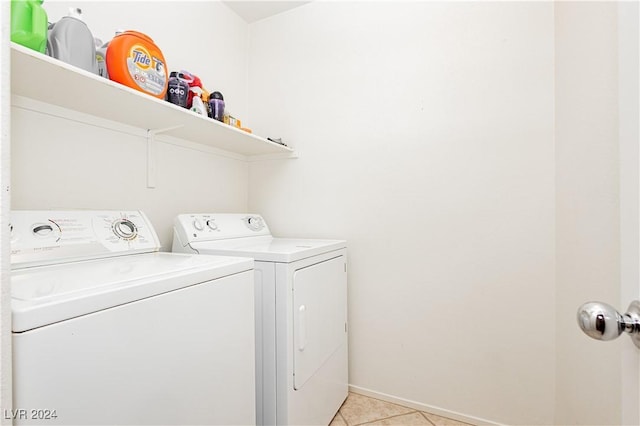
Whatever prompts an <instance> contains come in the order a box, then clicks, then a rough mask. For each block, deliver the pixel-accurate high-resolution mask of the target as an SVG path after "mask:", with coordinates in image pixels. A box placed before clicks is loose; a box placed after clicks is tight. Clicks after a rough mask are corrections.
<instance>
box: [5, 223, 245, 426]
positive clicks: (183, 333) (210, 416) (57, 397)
mask: <svg viewBox="0 0 640 426" xmlns="http://www.w3.org/2000/svg"><path fill="white" fill-rule="evenodd" d="M11 224H12V231H11V248H12V252H11V262H12V265H11V266H12V271H11V296H12V315H13V328H12V331H13V333H12V343H13V408H12V409H10V410H5V411H4V414H5V417H7V416H9V417H11V418H12V419H13V424H14V425H23V424H48V425H49V424H51V425H55V424H65V425H97V424H110V425H113V424H128V425H133V424H135V425H146V424H172V425H185V424H242V425H246V424H251V423H253V422H254V421H255V374H254V363H255V359H254V353H253V350H247V348H253V347H254V341H255V335H254V319H253V316H254V307H253V300H254V294H253V286H254V284H253V260H252V259H249V258H235V257H221V256H194V255H185V254H175V253H161V252H158V250H159V241H158V238H157V236H156V233H155V231H154V229H153V227H152V225H151V223H150V222H149V220H148V219H147V218H146V217H145V215H144V214H143V213H142V212H139V211H127V212H120V211H13V212H12V213H11Z"/></svg>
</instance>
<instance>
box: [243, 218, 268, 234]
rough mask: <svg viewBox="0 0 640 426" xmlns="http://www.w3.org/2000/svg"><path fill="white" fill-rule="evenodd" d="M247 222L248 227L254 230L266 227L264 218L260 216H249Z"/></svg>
mask: <svg viewBox="0 0 640 426" xmlns="http://www.w3.org/2000/svg"><path fill="white" fill-rule="evenodd" d="M245 223H246V224H247V227H248V228H249V229H251V230H252V231H260V230H261V229H262V228H264V222H263V221H262V218H261V217H258V216H248V217H247V218H246V219H245Z"/></svg>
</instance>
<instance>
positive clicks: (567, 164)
mask: <svg viewBox="0 0 640 426" xmlns="http://www.w3.org/2000/svg"><path fill="white" fill-rule="evenodd" d="M617 17H618V15H617V5H616V3H614V2H611V3H606V2H595V3H591V2H559V3H557V4H556V13H555V22H556V41H555V49H556V55H555V61H556V74H555V75H556V103H555V107H556V131H555V135H556V204H557V211H556V243H557V244H556V256H557V260H556V262H557V276H556V280H557V291H556V297H557V306H556V317H557V325H556V327H557V329H556V330H557V343H556V350H557V366H556V372H557V392H556V396H557V398H556V410H557V415H556V422H557V423H558V424H620V421H621V413H620V409H621V408H620V400H621V392H622V389H621V386H620V383H621V382H620V378H621V374H622V372H621V363H620V354H621V351H622V348H623V347H628V346H629V345H631V342H630V341H629V339H628V338H626V337H622V338H620V339H618V340H616V341H614V342H608V343H607V344H604V343H600V342H596V341H594V340H591V339H589V338H588V337H586V336H585V335H583V334H582V333H579V332H577V326H576V322H575V315H576V309H577V307H578V306H580V305H581V304H582V303H584V302H587V301H590V300H601V301H604V302H607V303H609V304H611V305H613V306H615V307H616V308H618V309H620V310H624V309H626V307H627V305H628V303H629V302H630V301H631V300H627V301H626V302H625V305H623V306H620V302H619V300H620V293H619V286H620V263H619V262H620V229H619V226H620V210H619V208H620V205H619V186H618V185H619V161H620V159H619V145H618V49H617V43H618V20H617ZM636 25H637V23H636ZM636 43H637V40H636ZM635 55H637V50H636V53H635ZM636 78H637V74H636ZM636 96H637V94H636ZM636 99H637V98H636ZM636 122H637V116H636ZM635 143H636V144H637V141H636V142H635ZM636 149H637V148H636ZM636 188H637V187H636ZM636 191H637V189H636ZM635 197H637V192H636V194H635ZM629 201H630V202H632V200H629ZM629 208H630V209H631V210H632V211H633V209H632V208H631V207H629ZM636 211H637V210H636ZM636 220H637V219H636ZM629 236H630V237H631V238H634V237H633V236H631V235H629ZM634 239H635V241H636V243H637V235H635V238H634ZM637 285H638V284H637V282H636V286H637ZM635 362H636V363H637V362H638V361H637V355H636V361H635ZM633 367H636V366H633ZM636 371H637V370H636ZM635 380H637V376H636V378H635ZM636 404H637V400H636ZM636 410H637V405H636Z"/></svg>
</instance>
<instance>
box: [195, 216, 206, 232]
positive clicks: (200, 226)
mask: <svg viewBox="0 0 640 426" xmlns="http://www.w3.org/2000/svg"><path fill="white" fill-rule="evenodd" d="M193 227H194V228H196V229H197V230H198V231H202V230H203V229H204V225H203V224H202V221H201V220H200V219H198V218H195V219H193Z"/></svg>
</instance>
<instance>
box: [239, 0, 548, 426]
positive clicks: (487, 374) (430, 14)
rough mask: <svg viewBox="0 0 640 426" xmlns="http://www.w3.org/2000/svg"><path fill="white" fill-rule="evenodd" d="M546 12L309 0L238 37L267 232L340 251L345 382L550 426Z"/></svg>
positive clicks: (258, 199)
mask: <svg viewBox="0 0 640 426" xmlns="http://www.w3.org/2000/svg"><path fill="white" fill-rule="evenodd" d="M553 34H554V18H553V4H551V3H534V2H527V3H521V2H518V3H508V2H497V3H480V2H479V3H468V2H466V3H457V2H407V3H399V2H349V3H337V2H314V3H311V4H309V5H305V6H302V7H299V8H296V9H294V10H292V11H290V12H287V13H284V14H282V15H279V16H276V17H274V18H271V19H267V20H264V21H260V22H258V23H255V24H252V25H250V63H249V96H250V97H249V105H250V111H249V112H250V119H251V121H252V127H253V128H254V130H255V131H256V133H259V134H263V135H267V136H275V137H280V136H281V137H283V139H284V140H285V142H287V143H290V144H292V145H293V146H294V147H295V148H296V149H298V150H299V151H300V155H301V157H300V159H298V160H293V161H291V160H288V161H286V162H282V161H277V162H267V163H256V164H251V167H250V181H249V184H250V188H249V206H250V208H251V210H253V211H258V212H261V213H262V214H264V215H265V217H266V219H267V220H268V221H269V223H270V225H271V227H272V230H273V231H274V232H275V233H276V234H281V235H283V234H285V233H286V234H290V235H294V234H295V235H300V236H306V237H342V238H346V239H347V240H348V241H349V254H350V269H349V289H350V290H349V297H350V302H349V309H350V315H349V321H350V328H349V329H350V383H351V384H352V385H354V386H355V387H357V388H358V389H360V390H368V391H372V392H377V393H379V394H387V395H392V396H394V397H397V398H401V399H404V400H409V401H414V402H417V403H419V404H423V406H429V407H431V408H433V407H435V408H436V409H438V408H439V409H442V410H444V411H442V412H447V413H449V414H451V413H454V414H452V415H455V413H458V414H462V415H464V416H467V418H476V419H485V420H489V421H494V422H501V423H507V424H548V423H551V422H553V419H554V402H555V395H554V384H555V382H554V380H555V374H554V368H555V335H554V326H555V314H554V313H555V295H554V294H555V279H554V271H555V264H554V217H555V214H554V211H555V199H554V145H553V142H554V141H553V137H554V131H553V123H554V100H553V95H554V92H553V87H554V85H553V78H554V69H553V66H554V50H553V49H554V40H553Z"/></svg>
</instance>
